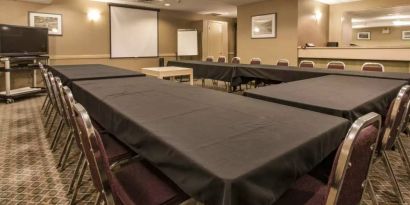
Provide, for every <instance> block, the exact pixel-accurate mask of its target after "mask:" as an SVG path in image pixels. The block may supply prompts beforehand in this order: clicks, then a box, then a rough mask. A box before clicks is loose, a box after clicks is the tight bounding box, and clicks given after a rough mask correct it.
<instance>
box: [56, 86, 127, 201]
mask: <svg viewBox="0 0 410 205" xmlns="http://www.w3.org/2000/svg"><path fill="white" fill-rule="evenodd" d="M63 90H64V98H65V100H66V102H67V108H68V109H67V111H68V113H69V115H70V120H71V123H72V125H73V130H74V135H73V138H72V140H71V142H69V144H68V145H67V150H70V149H71V146H72V141H75V142H76V144H77V146H78V147H79V148H80V151H81V153H80V157H79V160H78V163H77V166H76V169H75V171H74V174H73V177H72V180H71V184H70V187H69V193H71V192H73V195H72V199H71V203H74V201H75V199H76V196H77V192H78V189H79V187H80V185H81V182H82V178H83V176H84V172H85V170H86V167H87V166H86V165H87V164H88V165H89V167H90V170H91V169H93V170H92V171H91V173H92V174H94V176H93V182H94V185H95V186H96V188H97V189H99V190H100V191H102V187H101V186H99V185H100V184H99V178H98V177H96V173H97V171H96V170H95V163H94V161H93V160H92V158H91V157H93V154H94V153H93V152H92V151H90V148H93V147H92V146H91V145H90V143H89V141H88V139H87V138H86V137H87V136H88V137H90V136H92V135H91V134H89V133H88V135H86V136H84V135H85V134H87V130H85V129H84V126H85V125H88V124H87V123H88V121H86V122H84V120H83V116H82V115H80V112H79V111H77V110H76V108H75V106H76V103H75V101H74V98H73V95H72V92H71V90H70V88H68V87H64V88H63ZM87 116H88V114H87ZM88 117H89V116H88ZM91 124H92V126H93V128H94V127H97V129H99V130H100V132H101V133H102V134H101V136H102V140H103V143H104V144H105V146H106V148H107V149H106V150H107V153H108V154H107V155H108V158H109V161H110V162H116V161H118V160H122V159H124V158H129V157H131V156H134V155H135V154H134V153H133V152H132V151H130V150H129V149H128V148H127V147H125V146H124V145H122V144H121V143H120V142H118V141H116V140H115V139H114V138H113V137H112V136H111V135H110V134H109V133H108V132H106V131H105V130H104V129H103V128H102V127H101V126H100V125H97V123H96V122H93V121H92V122H91ZM68 155H69V151H68V152H67V153H66V154H65V158H64V159H63V162H62V166H64V163H65V160H66V158H67V156H68ZM90 160H91V161H90Z"/></svg>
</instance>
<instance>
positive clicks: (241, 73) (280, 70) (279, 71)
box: [168, 60, 410, 86]
mask: <svg viewBox="0 0 410 205" xmlns="http://www.w3.org/2000/svg"><path fill="white" fill-rule="evenodd" d="M168 65H173V66H181V67H190V68H193V69H194V75H195V72H196V74H197V75H196V76H195V77H198V78H199V77H200V78H209V79H214V80H223V81H229V82H232V85H233V86H237V85H240V84H243V83H247V80H250V79H261V80H270V81H276V82H292V81H297V80H305V79H309V78H316V77H322V76H326V75H343V76H357V77H369V78H380V79H393V80H405V81H407V82H409V83H410V73H394V72H369V71H351V70H334V69H319V68H303V69H301V68H298V67H287V66H276V65H250V64H232V63H215V62H205V61H194V60H181V61H169V62H168ZM229 75H231V76H229Z"/></svg>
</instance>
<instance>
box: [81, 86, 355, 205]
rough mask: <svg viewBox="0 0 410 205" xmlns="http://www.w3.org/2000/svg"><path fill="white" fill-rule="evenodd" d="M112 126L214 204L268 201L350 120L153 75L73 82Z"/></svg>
mask: <svg viewBox="0 0 410 205" xmlns="http://www.w3.org/2000/svg"><path fill="white" fill-rule="evenodd" d="M73 93H74V96H75V98H76V100H77V101H78V102H79V103H81V104H83V105H84V106H85V107H86V109H88V111H89V113H90V115H91V116H92V117H93V118H94V119H95V120H96V121H97V122H98V123H100V124H101V125H102V126H103V127H104V128H106V129H107V131H109V132H111V133H113V134H114V135H115V136H116V137H117V138H118V139H119V140H120V141H122V142H124V143H125V144H126V145H128V146H129V147H130V148H132V149H133V150H134V151H136V152H138V153H140V154H141V155H142V156H144V157H146V158H147V159H148V160H149V161H151V162H152V163H153V164H154V165H155V166H156V167H158V168H159V169H160V170H161V171H162V172H164V173H165V174H166V175H167V176H168V177H169V178H170V179H172V180H173V181H174V182H175V183H176V184H177V185H178V186H179V187H181V188H182V189H183V190H184V191H185V192H186V193H188V194H190V195H191V196H193V197H194V198H196V199H197V200H199V201H202V202H204V203H205V204H211V205H244V204H252V205H271V204H272V203H273V202H274V201H275V200H277V199H278V197H280V195H281V194H283V193H284V192H285V191H286V190H287V189H288V188H289V187H290V186H291V184H292V183H293V182H295V180H296V179H297V178H298V177H300V176H301V175H303V174H305V173H307V172H309V171H310V170H311V169H312V168H313V167H314V166H315V165H317V164H318V163H319V162H321V161H322V160H323V159H324V158H325V157H326V156H328V155H329V154H330V153H331V152H332V151H334V150H336V148H337V146H338V145H339V144H340V142H341V140H342V139H343V138H344V137H345V134H346V132H347V129H348V127H349V122H348V121H347V120H345V119H342V118H338V117H334V116H330V115H325V114H321V113H316V112H311V111H308V110H303V109H298V108H293V107H288V106H284V105H280V104H274V103H270V102H265V101H261V100H256V99H252V98H246V97H243V96H238V95H232V94H228V93H223V92H218V91H214V90H208V89H201V88H198V87H192V86H187V85H183V84H177V83H172V82H168V81H161V80H157V79H153V78H123V79H105V80H98V81H77V82H74V83H73Z"/></svg>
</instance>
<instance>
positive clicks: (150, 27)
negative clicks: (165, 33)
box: [110, 5, 158, 58]
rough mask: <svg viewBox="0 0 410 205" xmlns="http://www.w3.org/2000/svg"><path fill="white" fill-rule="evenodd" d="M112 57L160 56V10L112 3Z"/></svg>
mask: <svg viewBox="0 0 410 205" xmlns="http://www.w3.org/2000/svg"><path fill="white" fill-rule="evenodd" d="M110 23H111V58H129V57H157V56H158V11H156V10H145V9H138V8H132V7H131V8H129V7H121V6H117V5H110Z"/></svg>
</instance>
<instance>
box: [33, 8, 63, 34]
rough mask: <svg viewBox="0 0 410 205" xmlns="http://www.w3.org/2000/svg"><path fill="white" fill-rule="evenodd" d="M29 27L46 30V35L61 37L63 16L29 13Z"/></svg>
mask: <svg viewBox="0 0 410 205" xmlns="http://www.w3.org/2000/svg"><path fill="white" fill-rule="evenodd" d="M28 14H29V15H28V16H29V18H28V21H29V26H31V27H41V28H48V35H55V36H62V35H63V15H61V14H49V13H36V12H29V13H28Z"/></svg>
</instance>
